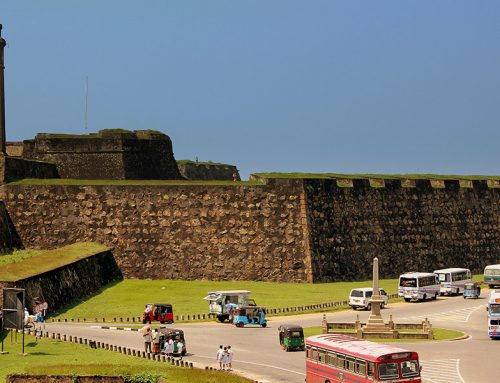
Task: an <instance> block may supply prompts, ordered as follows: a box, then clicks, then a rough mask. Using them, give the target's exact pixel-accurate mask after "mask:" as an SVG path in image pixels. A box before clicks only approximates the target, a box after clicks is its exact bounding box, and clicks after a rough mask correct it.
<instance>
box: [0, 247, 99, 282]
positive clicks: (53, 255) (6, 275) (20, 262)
mask: <svg viewBox="0 0 500 383" xmlns="http://www.w3.org/2000/svg"><path fill="white" fill-rule="evenodd" d="M106 249H107V247H106V246H104V245H101V244H99V243H95V242H82V243H76V244H73V245H68V246H64V247H61V248H59V249H55V250H47V251H41V252H40V251H32V250H28V251H26V252H23V251H18V252H15V253H13V254H12V255H3V256H1V257H0V259H1V261H0V262H1V263H0V265H1V266H2V267H1V268H0V281H4V282H9V281H17V280H20V279H24V278H28V277H30V276H32V275H36V274H40V273H43V272H46V271H50V270H54V269H56V268H58V267H61V266H64V265H67V264H70V263H72V262H75V261H78V260H80V259H85V258H87V257H89V256H91V255H93V254H96V253H98V252H100V251H104V250H106Z"/></svg>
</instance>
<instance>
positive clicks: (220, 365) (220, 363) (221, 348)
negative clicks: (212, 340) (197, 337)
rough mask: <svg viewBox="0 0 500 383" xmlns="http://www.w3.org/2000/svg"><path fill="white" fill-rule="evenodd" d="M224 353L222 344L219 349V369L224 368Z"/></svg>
mask: <svg viewBox="0 0 500 383" xmlns="http://www.w3.org/2000/svg"><path fill="white" fill-rule="evenodd" d="M223 355H224V346H223V345H220V346H219V349H218V350H217V362H219V370H222V356H223Z"/></svg>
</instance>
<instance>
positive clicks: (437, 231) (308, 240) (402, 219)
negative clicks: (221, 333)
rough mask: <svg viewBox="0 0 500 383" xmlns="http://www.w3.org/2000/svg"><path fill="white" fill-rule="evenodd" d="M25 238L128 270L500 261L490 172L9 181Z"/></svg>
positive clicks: (235, 273)
mask: <svg viewBox="0 0 500 383" xmlns="http://www.w3.org/2000/svg"><path fill="white" fill-rule="evenodd" d="M4 188H5V189H4V201H5V204H6V207H7V211H8V213H9V215H10V217H11V219H12V221H13V224H14V226H15V229H16V231H17V233H18V234H19V237H20V238H21V240H22V242H23V244H24V246H26V247H34V248H53V247H58V246H61V245H65V244H70V243H74V242H77V241H98V242H101V243H103V244H106V245H108V246H113V247H114V252H113V254H114V256H115V259H116V262H117V263H118V265H119V266H120V268H121V270H122V272H123V274H124V276H125V277H135V278H169V279H170V278H172V279H215V280H261V281H267V280H269V281H294V282H296V281H307V282H326V281H338V280H362V279H369V278H370V277H371V259H372V258H373V257H375V256H378V257H379V259H380V262H381V275H382V277H395V276H397V275H399V274H400V273H402V272H405V271H410V270H418V271H432V270H434V269H437V268H442V267H469V268H471V269H472V270H473V271H474V272H481V271H482V269H483V267H484V266H485V265H486V264H489V263H500V204H499V202H500V189H499V188H498V185H496V184H494V183H493V182H492V181H488V182H486V181H463V182H459V181H432V182H431V181H428V180H422V181H416V182H415V181H411V180H409V181H400V180H372V181H368V180H334V179H324V180H317V179H316V180H308V179H304V180H301V179H284V180H282V179H270V180H267V181H266V185H262V186H242V185H234V186H232V185H231V186H209V185H206V186H181V185H161V186H160V185H158V186H149V185H148V186H145V185H141V186H116V185H113V186H111V185H110V186H73V185H72V186H23V185H6V186H4Z"/></svg>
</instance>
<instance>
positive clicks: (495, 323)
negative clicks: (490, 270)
mask: <svg viewBox="0 0 500 383" xmlns="http://www.w3.org/2000/svg"><path fill="white" fill-rule="evenodd" d="M486 309H487V310H488V336H489V337H490V338H491V339H494V338H500V290H493V291H492V292H491V293H490V298H489V299H488V307H487V308H486Z"/></svg>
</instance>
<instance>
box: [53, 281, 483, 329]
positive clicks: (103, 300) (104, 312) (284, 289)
mask: <svg viewBox="0 0 500 383" xmlns="http://www.w3.org/2000/svg"><path fill="white" fill-rule="evenodd" d="M473 279H474V281H481V280H482V279H483V276H482V275H481V274H478V275H474V276H473ZM371 284H372V281H371V280H370V281H361V282H335V283H317V284H308V283H276V282H245V281H237V282H210V281H173V280H137V279H125V280H123V281H119V282H114V283H112V284H110V285H108V286H106V287H105V288H104V289H102V290H101V291H100V292H98V293H96V294H94V295H93V296H91V297H89V298H87V299H86V300H84V301H82V302H77V303H76V304H75V305H73V306H71V307H67V308H66V309H65V310H62V311H61V312H60V313H59V315H53V316H52V317H53V318H55V319H57V318H60V319H72V318H73V319H78V318H80V319H83V318H85V319H86V320H87V321H92V320H94V318H98V320H99V321H102V319H103V318H105V319H106V321H108V322H111V321H112V320H113V318H127V317H129V318H131V317H138V316H142V312H143V310H144V305H145V304H146V303H171V304H172V305H173V307H174V314H203V313H208V301H205V300H203V297H205V296H206V295H207V293H208V292H209V291H216V290H250V291H252V297H253V298H254V299H255V301H256V303H257V304H258V305H262V306H266V307H268V308H283V307H294V306H306V305H314V304H319V303H327V302H333V301H342V300H348V299H349V292H350V291H351V289H353V288H356V287H369V286H371ZM397 285H398V280H397V279H382V280H381V281H380V287H382V288H384V289H385V291H387V293H388V294H397V288H398V287H397ZM397 301H402V299H399V298H398V299H397V300H392V301H391V302H397ZM110 302H112V303H110ZM340 308H348V306H344V307H340ZM315 311H316V312H331V311H333V308H325V309H318V310H315ZM309 312H312V311H309ZM294 314H297V313H296V312H289V313H280V314H279V315H294Z"/></svg>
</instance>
